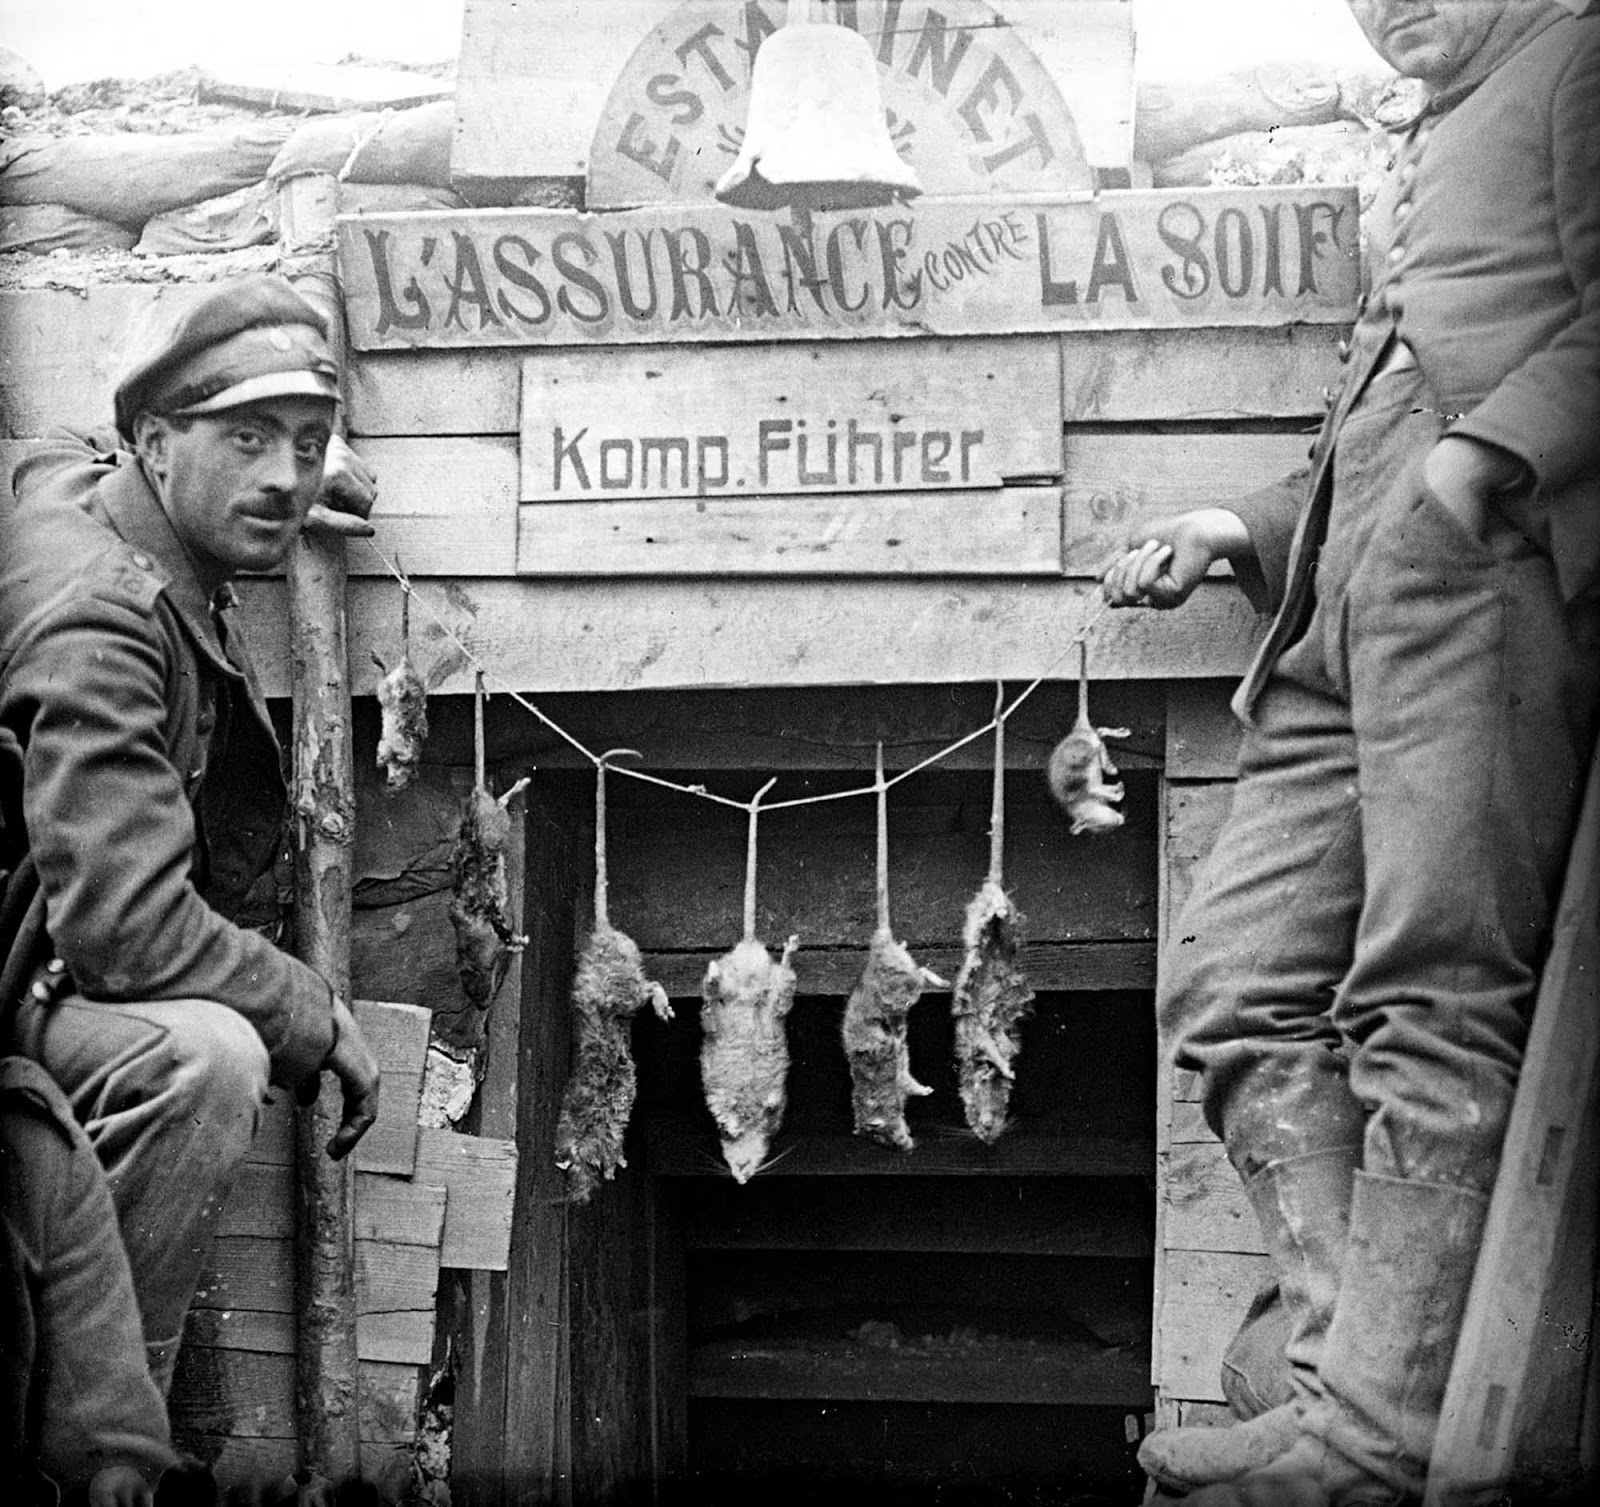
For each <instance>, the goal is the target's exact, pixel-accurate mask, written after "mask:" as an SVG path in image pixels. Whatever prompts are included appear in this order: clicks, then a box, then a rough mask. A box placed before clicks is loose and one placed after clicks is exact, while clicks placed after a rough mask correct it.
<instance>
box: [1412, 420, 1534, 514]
mask: <svg viewBox="0 0 1600 1507" xmlns="http://www.w3.org/2000/svg"><path fill="white" fill-rule="evenodd" d="M1422 478H1423V482H1424V483H1425V484H1426V486H1427V488H1428V490H1429V491H1430V492H1432V493H1433V495H1434V496H1435V497H1436V498H1438V499H1439V501H1440V503H1442V504H1443V506H1444V507H1445V508H1446V509H1447V510H1448V511H1449V512H1451V513H1452V514H1454V515H1455V518H1456V521H1457V522H1458V523H1459V524H1460V525H1461V527H1462V528H1463V529H1465V530H1466V531H1467V532H1468V533H1469V534H1471V535H1472V537H1473V538H1474V539H1480V540H1481V539H1482V538H1483V536H1484V533H1485V531H1486V529H1487V528H1488V524H1489V507H1490V504H1491V503H1492V502H1493V500H1494V499H1495V497H1497V496H1500V495H1502V494H1503V493H1506V492H1508V491H1513V490H1515V489H1516V488H1518V487H1519V486H1521V485H1531V484H1532V481H1533V477H1532V473H1531V472H1529V470H1528V468H1527V466H1526V465H1524V464H1523V462H1522V461H1521V460H1520V459H1519V458H1518V457H1517V456H1515V455H1513V454H1512V453H1511V452H1510V451H1509V450H1502V449H1501V448H1500V447H1499V446H1498V445H1490V444H1485V443H1484V442H1483V441H1481V440H1475V439H1472V438H1471V437H1469V436H1468V435H1464V434H1447V435H1445V436H1444V438H1443V439H1441V440H1440V441H1439V442H1438V444H1436V445H1435V446H1434V447H1433V449H1432V450H1430V451H1429V452H1428V458H1427V460H1426V461H1425V462H1424V463H1423V468H1422Z"/></svg>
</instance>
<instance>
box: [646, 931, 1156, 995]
mask: <svg viewBox="0 0 1600 1507" xmlns="http://www.w3.org/2000/svg"><path fill="white" fill-rule="evenodd" d="M717 955H718V954H717V953H716V952H711V951H707V952H647V953H646V954H645V959H644V965H645V972H646V973H647V974H649V976H650V977H651V978H653V979H655V980H657V981H658V982H659V983H660V984H661V986H662V987H663V988H664V989H665V990H666V991H667V993H668V994H669V995H672V996H674V997H677V996H683V995H690V996H692V995H696V994H698V993H699V992H700V986H701V983H702V982H703V981H704V979H705V975H706V967H707V965H708V964H709V963H710V962H711V960H712V958H714V957H716V956H717ZM864 956H865V954H864V952H863V950H862V949H861V948H859V947H807V948H805V949H804V950H803V951H801V952H799V953H797V954H796V955H795V959H794V971H795V975H796V977H797V979H798V980H799V992H800V993H801V994H848V993H849V992H850V991H851V990H852V989H853V988H855V986H856V983H857V981H858V980H859V979H860V977H861V966H862V960H863V958H864ZM1026 957H1027V964H1026V967H1027V972H1028V982H1029V983H1030V984H1031V985H1032V986H1033V987H1034V988H1035V989H1038V990H1044V989H1072V990H1086V991H1092V992H1099V991H1101V990H1106V989H1151V988H1153V987H1154V986H1155V973H1156V944H1155V943H1154V942H1081V943H1079V942H1037V941H1036V942H1031V943H1029V945H1028V950H1027V954H1026ZM961 959H962V949H961V948H959V947H955V946H938V945H932V946H929V945H921V946H919V947H918V948H917V961H918V962H919V963H921V964H922V966H923V967H925V968H931V969H932V970H933V971H934V972H935V973H937V974H939V975H940V976H941V977H943V978H946V979H949V978H954V976H955V971H956V970H957V969H958V968H959V967H960V966H961Z"/></svg>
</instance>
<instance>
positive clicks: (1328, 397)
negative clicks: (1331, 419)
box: [1322, 387, 1339, 412]
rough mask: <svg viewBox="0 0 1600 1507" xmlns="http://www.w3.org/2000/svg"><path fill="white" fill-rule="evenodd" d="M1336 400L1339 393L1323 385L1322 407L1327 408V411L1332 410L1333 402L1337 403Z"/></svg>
mask: <svg viewBox="0 0 1600 1507" xmlns="http://www.w3.org/2000/svg"><path fill="white" fill-rule="evenodd" d="M1338 401H1339V394H1338V393H1337V392H1335V391H1334V390H1333V388H1331V387H1324V388H1323V389H1322V405H1323V407H1324V408H1326V409H1328V410H1329V412H1332V410H1333V405H1334V404H1335V403H1337V402H1338Z"/></svg>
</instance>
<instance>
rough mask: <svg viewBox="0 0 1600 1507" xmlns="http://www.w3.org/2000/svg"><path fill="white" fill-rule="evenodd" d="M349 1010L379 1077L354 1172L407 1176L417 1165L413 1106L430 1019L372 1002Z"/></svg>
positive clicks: (411, 1007)
mask: <svg viewBox="0 0 1600 1507" xmlns="http://www.w3.org/2000/svg"><path fill="white" fill-rule="evenodd" d="M351 1008H352V1010H353V1011H354V1013H355V1017H356V1023H357V1024H358V1025H359V1026H360V1027H361V1033H362V1035H363V1036H365V1037H366V1038H367V1045H368V1046H370V1047H371V1048H372V1052H373V1055H374V1056H375V1057H376V1058H377V1059H378V1067H379V1069H380V1070H381V1072H382V1073H383V1092H382V1094H381V1095H380V1096H379V1099H378V1119H377V1122H376V1123H375V1124H374V1125H373V1127H372V1129H371V1130H369V1131H368V1132H367V1133H366V1135H364V1136H363V1137H362V1138H361V1141H360V1143H359V1144H358V1145H357V1147H356V1153H355V1165H356V1170H357V1171H358V1172H392V1173H396V1174H398V1175H399V1176H401V1177H409V1176H410V1175H411V1174H412V1172H413V1171H414V1170H415V1168H416V1165H417V1108H418V1105H419V1104H420V1102H421V1099H422V1069H423V1065H424V1063H425V1062H426V1060H427V1056H428V1029H429V1026H430V1023H431V1021H432V1016H431V1015H430V1014H429V1013H428V1011H426V1010H423V1009H420V1008H419V1007H418V1006H416V1005H403V1004H393V1003H389V1002H385V1001H379V1000H371V999H358V1000H356V1001H355V1002H354V1004H353V1005H352V1006H351Z"/></svg>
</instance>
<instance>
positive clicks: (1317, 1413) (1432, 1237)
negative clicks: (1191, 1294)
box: [1192, 1172, 1489, 1507]
mask: <svg viewBox="0 0 1600 1507" xmlns="http://www.w3.org/2000/svg"><path fill="white" fill-rule="evenodd" d="M1488 1207H1489V1200H1488V1198H1487V1196H1486V1195H1485V1194H1483V1193H1481V1192H1479V1191H1478V1190H1477V1189H1475V1188H1467V1187H1460V1186H1457V1185H1455V1184H1451V1183H1427V1182H1419V1181H1416V1180H1414V1179H1410V1178H1398V1177H1381V1176H1378V1175H1376V1174H1374V1173H1368V1172H1358V1173H1356V1175H1355V1178H1354V1183H1353V1195H1352V1199H1351V1205H1350V1237H1349V1242H1348V1245H1347V1246H1346V1251H1345V1273H1344V1281H1343V1283H1342V1285H1341V1287H1340V1291H1339V1299H1338V1303H1337V1305H1336V1308H1335V1312H1334V1317H1333V1322H1332V1324H1331V1325H1330V1326H1329V1328H1328V1334H1327V1341H1326V1344H1325V1345H1324V1347H1323V1354H1322V1365H1321V1377H1322V1388H1323V1396H1322V1397H1321V1398H1320V1399H1319V1400H1317V1401H1315V1402H1312V1403H1309V1404H1308V1405H1307V1406H1306V1408H1305V1409H1304V1412H1303V1414H1302V1417H1301V1421H1300V1427H1301V1435H1300V1437H1299V1438H1298V1439H1297V1440H1296V1441H1295V1443H1294V1444H1293V1445H1292V1446H1291V1447H1290V1448H1289V1449H1287V1450H1286V1451H1284V1452H1283V1453H1282V1454H1280V1455H1279V1456H1278V1457H1277V1459H1275V1460H1273V1461H1271V1462H1270V1463H1269V1464H1267V1465H1265V1466H1263V1467H1262V1468H1261V1469H1260V1470H1257V1471H1252V1472H1250V1473H1249V1474H1247V1475H1244V1476H1241V1477H1239V1478H1238V1479H1236V1480H1234V1481H1232V1482H1229V1483H1227V1484H1224V1485H1218V1486H1213V1487H1209V1488H1207V1489H1206V1490H1204V1491H1202V1492H1199V1493H1196V1495H1195V1496H1194V1497H1193V1498H1192V1503H1193V1507H1280V1504H1282V1503H1288V1502H1294V1503H1301V1502H1304V1503H1308V1504H1309V1503H1314V1504H1316V1507H1392V1504H1397V1503H1402V1502H1408V1501H1416V1500H1420V1498H1421V1496H1422V1492H1423V1488H1424V1486H1425V1484H1426V1480H1427V1472H1428V1462H1429V1459H1430V1456H1431V1455H1432V1452H1433V1440H1434V1435H1435V1433H1436V1432H1437V1431H1438V1427H1439V1413H1440V1410H1441V1408H1442V1407H1443V1405H1444V1393H1445V1387H1446V1385H1447V1384H1448V1382H1449V1379H1450V1362H1451V1360H1452V1359H1453V1357H1454V1355H1455V1348H1456V1340H1457V1337H1458V1335H1459V1333H1460V1328H1461V1316H1462V1313H1463V1312H1464V1311H1465V1309H1466V1304H1467V1294H1468V1291H1469V1290H1470V1288H1471V1286H1472V1274H1473V1270H1474V1268H1475V1267H1476V1265H1477V1258H1478V1245H1479V1241H1480V1239H1481V1237H1482V1234H1483V1223H1484V1218H1485V1216H1486V1214H1487V1212H1488Z"/></svg>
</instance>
